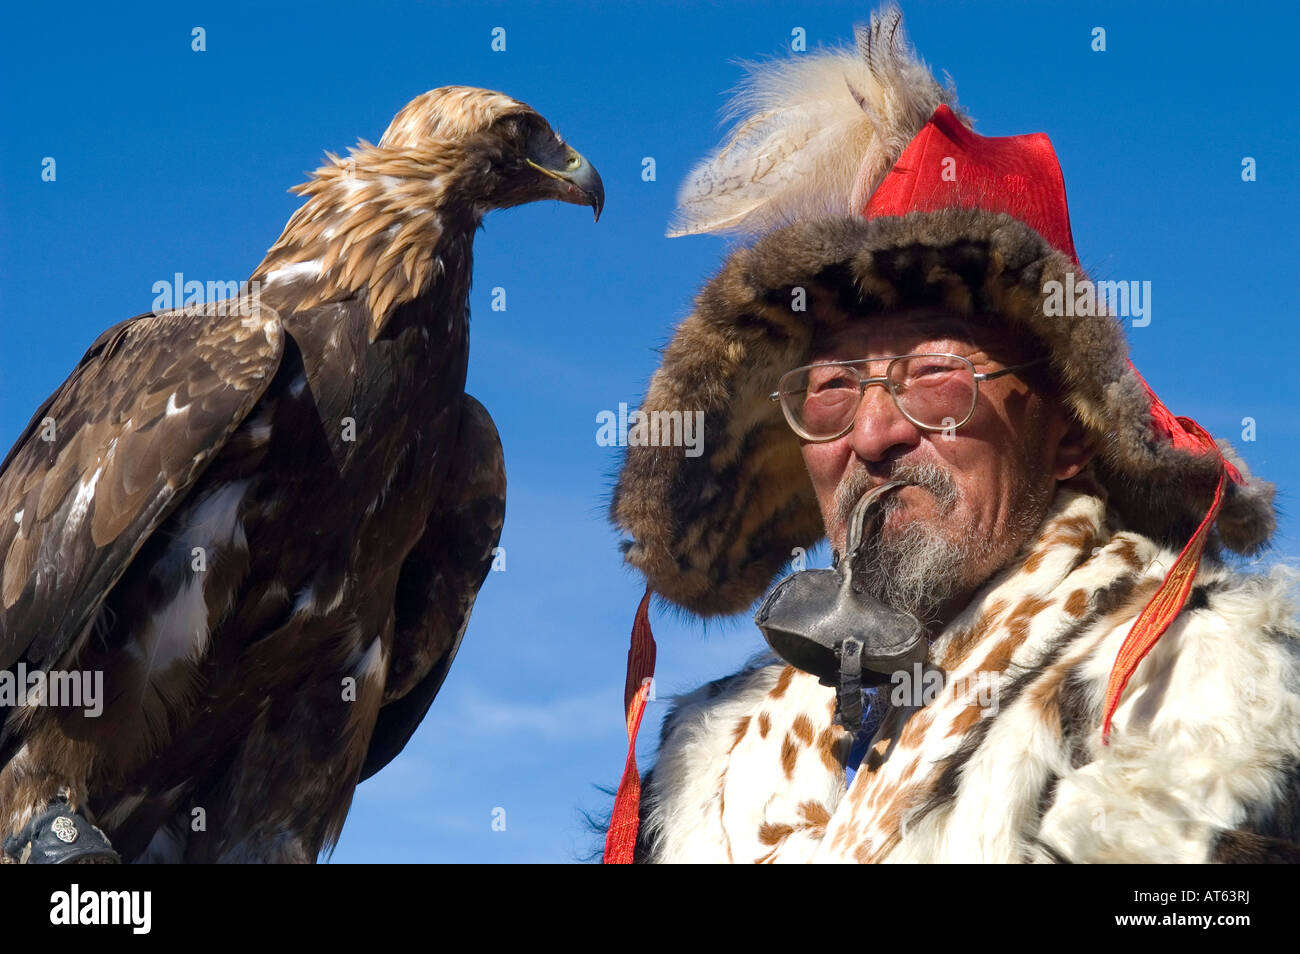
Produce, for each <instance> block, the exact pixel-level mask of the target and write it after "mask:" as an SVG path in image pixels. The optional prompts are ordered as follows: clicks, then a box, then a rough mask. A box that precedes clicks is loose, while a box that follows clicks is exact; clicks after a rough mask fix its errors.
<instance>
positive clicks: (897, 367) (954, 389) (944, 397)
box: [771, 354, 1047, 441]
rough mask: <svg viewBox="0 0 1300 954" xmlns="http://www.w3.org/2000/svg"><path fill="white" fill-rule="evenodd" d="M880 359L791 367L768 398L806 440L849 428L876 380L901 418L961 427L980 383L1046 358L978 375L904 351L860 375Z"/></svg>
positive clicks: (946, 360) (965, 366)
mask: <svg viewBox="0 0 1300 954" xmlns="http://www.w3.org/2000/svg"><path fill="white" fill-rule="evenodd" d="M884 360H886V359H884V358H862V359H860V360H858V361H829V362H825V363H822V364H810V365H807V366H805V367H802V368H795V369H794V370H793V371H788V372H786V373H785V374H783V375H782V376H781V380H780V381H779V382H778V384H777V389H776V390H775V391H773V392H772V394H771V400H773V401H778V400H779V401H780V402H781V410H782V411H784V412H785V419H786V420H787V421H788V422H789V423H790V427H791V428H793V429H794V432H795V433H796V434H798V435H799V436H800V437H802V438H803V439H804V440H808V441H833V440H835V439H836V438H837V437H843V436H844V435H845V434H847V433H848V432H849V431H850V430H851V429H852V427H853V422H854V420H855V419H856V418H857V416H858V408H859V407H860V406H861V405H862V396H863V395H864V394H865V393H866V390H867V388H869V387H870V386H871V385H873V384H879V385H881V386H882V387H884V388H885V389H887V390H888V391H889V394H890V396H891V397H892V398H893V399H894V404H895V405H897V407H898V410H899V411H901V412H902V414H903V416H904V417H905V418H907V419H908V420H909V421H911V422H912V423H913V424H915V425H916V426H917V427H920V428H922V429H924V430H927V431H946V430H951V429H953V428H957V427H961V426H962V425H963V424H965V423H966V422H967V421H969V420H970V418H971V415H972V414H974V413H975V402H976V400H977V399H978V397H979V384H980V382H981V381H992V380H994V379H995V378H1000V377H1002V376H1003V375H1006V374H1012V373H1014V372H1016V371H1020V370H1021V369H1023V368H1028V367H1030V366H1031V365H1035V364H1041V363H1042V362H1044V361H1046V360H1047V359H1046V358H1036V359H1035V360H1033V361H1026V362H1025V363H1024V364H1017V365H1013V366H1011V367H1009V368H1003V369H1001V370H1000V371H991V372H987V373H978V374H977V373H976V371H975V365H973V364H971V363H970V361H968V360H967V359H965V358H963V357H961V356H960V355H955V354H904V355H899V356H898V357H896V358H891V359H889V367H888V368H886V369H885V374H884V376H883V377H879V378H870V377H863V376H862V374H861V373H860V371H859V369H861V371H866V370H867V366H868V365H870V364H873V363H878V362H880V361H884Z"/></svg>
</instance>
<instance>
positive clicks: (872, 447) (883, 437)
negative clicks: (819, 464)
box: [848, 384, 921, 461]
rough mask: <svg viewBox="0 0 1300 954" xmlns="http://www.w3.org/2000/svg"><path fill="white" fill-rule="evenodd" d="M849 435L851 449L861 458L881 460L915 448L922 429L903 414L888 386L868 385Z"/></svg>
mask: <svg viewBox="0 0 1300 954" xmlns="http://www.w3.org/2000/svg"><path fill="white" fill-rule="evenodd" d="M848 437H849V445H850V446H851V447H852V448H853V452H854V453H855V454H857V455H858V456H859V457H861V458H862V459H863V460H869V461H881V460H885V459H886V458H889V457H897V456H899V455H900V454H902V453H905V452H906V451H907V450H909V449H911V448H913V447H915V446H916V445H917V444H918V443H920V440H921V429H920V428H919V427H917V426H916V425H915V424H913V423H912V422H911V421H909V420H908V419H907V418H906V417H904V416H903V412H902V411H900V410H899V409H898V405H897V404H895V403H894V398H893V396H892V395H891V394H890V393H889V389H888V388H886V387H885V386H884V385H881V384H869V385H867V387H866V389H865V390H864V391H863V393H862V404H861V405H860V406H859V407H858V413H857V416H856V417H855V418H854V419H853V430H851V431H849V434H848Z"/></svg>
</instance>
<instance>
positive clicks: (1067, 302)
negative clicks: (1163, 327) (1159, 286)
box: [1043, 272, 1151, 328]
mask: <svg viewBox="0 0 1300 954" xmlns="http://www.w3.org/2000/svg"><path fill="white" fill-rule="evenodd" d="M1043 314H1044V315H1046V316H1047V317H1049V318H1074V317H1081V318H1094V317H1098V316H1101V315H1113V316H1114V317H1116V318H1131V319H1132V320H1133V327H1134V328H1145V327H1146V326H1147V325H1149V324H1151V282H1149V281H1142V282H1139V281H1136V280H1134V281H1105V282H1094V281H1090V280H1089V279H1086V278H1085V279H1082V280H1080V281H1075V280H1074V272H1066V273H1065V281H1063V282H1058V281H1056V280H1055V279H1053V280H1052V281H1048V282H1043Z"/></svg>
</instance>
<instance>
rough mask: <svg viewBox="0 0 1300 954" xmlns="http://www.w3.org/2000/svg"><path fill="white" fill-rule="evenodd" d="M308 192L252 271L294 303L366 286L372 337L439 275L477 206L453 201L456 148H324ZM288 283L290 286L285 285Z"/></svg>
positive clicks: (471, 226) (301, 190) (469, 231)
mask: <svg viewBox="0 0 1300 954" xmlns="http://www.w3.org/2000/svg"><path fill="white" fill-rule="evenodd" d="M327 155H328V157H329V160H330V161H329V163H327V164H326V165H323V166H321V167H320V168H319V169H317V170H316V171H315V172H314V173H312V177H311V179H310V180H308V181H307V182H305V183H303V184H301V185H299V186H295V187H294V189H293V191H294V192H297V193H298V194H300V195H306V196H308V199H307V202H305V203H304V204H303V205H302V207H301V208H299V209H298V211H296V212H295V213H294V214H293V217H292V218H290V219H289V223H288V225H286V226H285V228H284V232H283V233H282V234H281V235H280V238H279V239H278V240H277V241H276V243H275V244H274V245H273V246H272V247H271V249H270V251H268V252H267V254H266V258H264V259H263V260H262V263H261V264H260V265H259V266H258V267H257V270H256V271H255V272H254V273H253V278H254V279H258V280H260V281H261V282H262V287H263V289H264V290H265V289H269V288H276V290H277V291H282V290H284V291H287V292H288V293H289V294H291V295H292V297H293V307H294V308H295V310H297V309H303V308H311V307H314V306H316V305H321V304H324V303H326V302H330V301H339V300H342V299H346V298H351V297H354V296H355V295H357V294H359V293H361V292H363V291H364V292H365V294H366V295H367V303H368V305H369V310H370V339H371V340H372V341H373V340H374V339H375V338H376V337H377V336H378V335H379V332H380V331H381V329H382V328H383V326H384V323H385V321H386V320H387V319H388V317H389V315H391V314H392V312H393V309H394V308H396V307H397V306H398V305H401V304H404V303H406V302H409V301H412V300H414V299H415V298H417V297H419V296H420V295H421V294H423V293H424V292H425V291H426V290H427V288H428V287H429V284H430V283H431V282H432V281H433V280H434V279H436V278H438V277H440V276H441V274H442V272H443V270H444V267H445V266H444V264H443V258H442V255H441V254H440V251H441V250H442V249H443V248H445V247H447V246H449V245H450V244H451V243H453V242H455V241H456V240H457V239H458V238H463V237H464V236H465V235H470V236H472V235H473V232H474V230H475V229H476V228H477V227H478V224H479V221H480V219H481V218H482V215H483V210H482V209H481V208H477V207H475V205H474V204H473V203H470V202H465V201H462V200H459V199H458V198H457V197H458V196H460V195H461V193H462V190H459V189H458V188H457V186H458V182H459V181H460V180H461V179H462V177H463V176H462V166H461V164H460V163H459V162H458V161H457V159H458V157H459V153H458V152H457V151H456V150H454V149H448V148H447V147H446V146H442V147H441V148H428V149H413V148H410V147H403V148H401V149H390V148H384V147H381V146H372V145H370V144H369V143H366V142H364V141H363V142H362V143H361V144H360V146H358V147H357V148H355V149H352V150H350V154H349V156H348V158H346V159H342V158H340V157H338V156H335V155H332V154H327ZM288 286H293V287H292V288H291V289H289V288H288Z"/></svg>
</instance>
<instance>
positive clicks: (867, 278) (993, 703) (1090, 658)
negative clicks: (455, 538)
mask: <svg viewBox="0 0 1300 954" xmlns="http://www.w3.org/2000/svg"><path fill="white" fill-rule="evenodd" d="M898 19H899V18H898V14H897V13H896V11H886V12H885V13H884V14H883V15H880V16H877V17H876V18H874V19H873V21H872V24H871V25H870V27H868V28H866V29H865V30H863V31H862V32H861V34H860V35H859V44H858V51H859V52H858V53H855V54H848V53H832V54H824V55H819V56H818V57H810V58H809V59H806V60H802V61H799V62H797V63H796V64H791V65H787V66H781V65H776V66H771V67H767V70H768V72H767V73H766V74H760V75H759V77H758V78H757V80H756V84H755V89H756V91H757V93H756V96H755V100H756V104H757V106H759V107H761V108H759V109H757V110H756V112H755V114H754V115H753V116H751V117H750V118H749V119H748V121H746V122H744V123H742V124H741V127H740V130H739V131H738V133H737V134H736V136H735V138H733V140H732V142H731V143H729V144H728V146H727V147H726V148H725V149H723V150H722V151H720V152H719V153H718V154H717V155H716V156H715V157H714V158H713V159H712V160H711V161H710V162H709V163H706V164H705V165H704V166H702V167H701V169H699V170H697V172H696V174H695V177H694V179H693V183H692V184H690V185H688V187H687V189H686V192H685V194H684V209H685V218H684V222H683V226H682V229H681V230H682V231H714V230H717V229H720V228H734V227H737V226H738V225H739V227H741V228H742V229H745V230H748V231H750V232H757V233H760V234H762V237H761V238H760V239H759V241H758V242H757V243H756V244H754V245H752V246H751V247H748V248H742V249H740V250H739V251H737V252H735V253H734V254H733V255H732V256H731V257H730V259H729V260H728V262H727V263H726V264H725V266H724V267H723V269H722V270H721V272H720V273H719V274H718V275H717V276H716V277H715V278H714V279H713V280H712V281H711V282H710V283H709V284H708V285H707V287H706V288H705V289H704V291H703V292H702V293H701V294H700V296H699V298H698V300H697V307H696V310H695V313H694V314H693V315H691V316H690V317H689V318H688V319H687V320H686V321H685V322H683V324H682V325H681V326H680V328H679V329H678V331H677V333H676V336H675V338H674V340H673V341H672V343H671V344H670V346H669V347H668V349H667V350H666V352H665V356H664V362H663V365H662V367H661V368H660V369H659V371H658V372H657V373H656V375H655V376H654V378H653V380H652V381H651V385H650V388H649V393H648V394H647V397H646V400H645V402H644V404H643V407H642V409H643V410H648V411H652V412H653V411H655V410H682V411H685V410H696V409H703V410H704V411H705V413H706V418H705V420H706V428H705V452H704V454H703V455H701V456H699V457H695V458H690V457H685V456H683V455H681V453H680V451H677V452H676V453H674V452H673V450H672V449H671V448H659V447H636V448H630V449H629V451H628V456H627V459H626V461H625V464H624V467H623V470H622V473H621V475H620V479H619V484H618V487H617V490H616V494H615V499H614V502H613V507H612V513H613V516H614V519H615V521H616V522H617V523H618V524H619V525H620V526H621V527H622V528H623V529H624V530H626V531H627V532H628V533H629V534H630V535H631V537H632V540H631V542H630V543H629V544H628V546H627V559H628V561H629V562H630V563H631V564H632V565H634V566H635V567H637V568H638V569H639V570H641V571H642V572H643V573H644V575H645V577H646V580H647V583H648V588H649V590H651V591H653V592H655V593H658V594H659V595H660V596H662V597H663V598H666V599H668V600H670V601H672V602H674V603H676V604H678V605H679V606H681V607H683V608H685V609H687V610H690V611H692V612H695V613H699V614H701V615H712V614H721V613H732V612H737V611H740V610H742V609H745V608H746V607H748V606H751V605H752V604H753V603H754V601H755V600H756V599H758V598H759V597H760V596H762V595H763V593H764V591H765V590H766V589H767V587H768V585H769V583H770V582H771V581H772V579H773V577H774V575H775V574H776V573H777V572H778V571H779V570H780V569H781V567H782V566H783V565H784V564H787V563H789V561H790V560H791V556H792V554H793V553H796V552H798V551H797V548H800V547H808V546H810V545H812V543H813V542H815V540H816V539H817V538H818V537H820V536H821V535H822V534H823V533H825V535H826V536H827V537H828V538H829V540H830V543H831V546H832V549H833V551H834V552H835V554H836V559H837V568H836V570H835V571H826V570H821V571H811V572H813V573H815V574H822V575H821V576H815V577H803V578H802V579H804V580H807V581H810V582H806V583H798V582H796V581H798V580H800V579H801V577H800V576H799V575H796V576H795V577H792V578H791V579H790V580H789V581H787V582H786V583H783V584H781V585H780V586H779V587H778V588H777V589H776V590H774V591H773V592H772V593H771V594H770V596H769V598H768V600H767V601H766V602H765V603H764V605H763V607H762V608H761V609H760V612H759V614H758V617H757V619H758V621H759V623H760V624H761V625H763V626H764V630H765V633H766V634H767V635H768V637H769V641H771V642H772V645H773V646H774V648H777V649H778V650H780V651H781V652H782V655H784V656H785V657H786V659H785V660H782V659H778V658H774V657H773V656H770V655H769V656H765V657H762V658H759V659H757V660H755V661H753V662H751V663H750V664H749V665H748V666H746V667H745V668H744V669H742V670H741V671H740V672H738V673H736V674H735V675H734V676H731V677H728V678H726V679H722V680H719V681H717V682H715V683H712V684H710V685H708V686H705V687H703V688H702V689H700V690H698V691H696V692H694V693H692V694H689V695H687V696H685V697H683V698H681V699H679V700H678V701H677V704H676V705H675V707H674V708H673V710H672V712H671V713H670V715H669V716H668V718H667V719H666V720H665V723H664V727H663V732H662V736H661V744H660V748H659V753H658V757H657V761H656V764H655V765H654V767H653V769H652V770H651V771H649V772H648V773H646V776H645V777H644V778H643V779H641V780H640V782H641V785H640V788H641V791H642V792H643V795H642V797H641V802H640V809H639V813H637V814H636V815H634V816H633V817H632V818H631V821H630V825H629V819H628V817H627V813H628V804H629V800H630V798H631V797H632V796H633V795H634V794H635V792H636V788H637V786H636V784H635V782H636V778H635V776H633V777H632V779H631V782H632V784H630V785H629V784H628V782H629V779H628V778H627V777H625V780H624V781H625V784H624V786H623V788H622V789H621V792H620V802H619V804H618V805H616V809H615V819H614V828H613V829H611V834H610V841H609V842H608V845H609V846H610V849H609V850H608V851H607V860H628V859H627V858H626V857H622V856H623V855H627V854H631V853H632V848H631V846H632V845H633V844H634V846H635V856H636V859H637V860H649V861H710V862H757V861H859V862H879V861H891V862H896V861H996V862H1020V861H1071V862H1107V861H1151V862H1168V861H1172V862H1202V861H1211V860H1214V861H1243V860H1249V861H1259V860H1288V861H1295V860H1300V848H1298V847H1297V846H1296V844H1295V842H1296V841H1297V840H1298V839H1300V652H1298V647H1300V635H1298V634H1297V630H1296V627H1295V623H1294V610H1293V608H1292V606H1291V604H1290V603H1289V602H1288V601H1287V599H1286V593H1285V589H1286V581H1285V578H1284V577H1283V576H1281V575H1274V576H1273V577H1270V578H1258V577H1250V576H1246V575H1241V574H1238V573H1235V572H1233V571H1231V570H1230V569H1228V568H1227V567H1226V566H1225V565H1224V563H1223V562H1222V561H1221V558H1220V557H1221V552H1222V550H1223V548H1225V547H1226V548H1228V549H1231V550H1234V551H1237V552H1240V553H1250V552H1253V551H1255V550H1257V549H1258V548H1260V547H1261V546H1263V545H1264V544H1265V543H1266V542H1267V540H1268V538H1269V536H1270V535H1271V533H1272V531H1273V527H1274V518H1273V512H1272V505H1271V501H1272V494H1273V491H1272V487H1271V486H1270V485H1268V484H1265V483H1262V482H1260V481H1258V480H1255V479H1253V478H1251V477H1250V475H1249V473H1248V472H1247V471H1246V469H1245V467H1244V465H1243V464H1242V462H1241V461H1240V460H1239V459H1238V458H1237V457H1236V456H1235V455H1234V454H1233V452H1232V451H1231V449H1230V448H1229V447H1228V446H1227V445H1226V444H1225V443H1222V442H1220V443H1217V444H1216V443H1215V442H1214V441H1213V440H1212V439H1210V438H1209V436H1208V435H1206V434H1205V432H1204V431H1202V430H1201V429H1200V428H1199V427H1198V426H1197V425H1196V424H1195V423H1194V422H1191V421H1189V420H1186V419H1176V418H1174V417H1173V415H1172V414H1170V413H1169V411H1168V410H1167V409H1166V408H1165V407H1164V405H1163V404H1161V403H1160V401H1159V400H1158V399H1157V398H1156V397H1155V395H1154V394H1153V393H1151V391H1150V390H1149V389H1148V388H1147V386H1146V384H1145V382H1143V381H1142V379H1141V377H1140V376H1139V375H1138V374H1137V372H1136V370H1135V369H1134V368H1133V367H1132V365H1131V364H1130V363H1129V362H1128V359H1127V346H1126V344H1125V341H1124V336H1123V331H1122V327H1121V325H1120V324H1119V322H1118V321H1116V320H1115V319H1114V318H1111V317H1108V316H1104V315H1096V314H1093V313H1091V312H1085V315H1084V316H1083V317H1061V316H1057V315H1056V314H1054V313H1053V309H1052V308H1051V307H1049V302H1050V295H1051V293H1052V291H1053V290H1054V289H1059V288H1061V287H1072V288H1080V287H1086V276H1085V275H1083V273H1082V269H1081V268H1080V267H1079V264H1078V261H1077V257H1076V255H1075V251H1074V246H1073V239H1072V237H1071V233H1070V226H1069V219H1068V214H1067V212H1066V204H1065V190H1064V182H1063V181H1062V178H1061V173H1060V169H1059V166H1058V164H1057V161H1056V158H1055V154H1054V152H1053V151H1052V148H1051V145H1050V143H1049V142H1048V141H1047V138H1046V137H1045V136H1042V135H1041V134H1039V135H1033V136H1019V137H1011V138H1004V139H990V138H985V137H982V136H978V135H976V134H975V133H974V132H973V131H972V130H971V129H970V128H969V123H968V122H967V121H966V120H965V119H964V117H963V116H962V115H961V113H960V112H959V111H956V109H955V106H956V104H955V103H954V102H953V100H952V96H951V93H950V92H948V91H944V90H941V89H940V88H939V87H938V86H937V84H935V83H934V81H933V79H932V78H931V77H930V75H929V73H928V71H927V70H926V69H925V68H924V66H923V65H922V64H920V63H919V62H918V61H916V60H915V59H914V58H913V57H912V56H911V54H910V53H908V51H907V50H906V47H905V45H904V43H903V41H902V39H901V33H900V31H899V29H898V27H899V23H898ZM859 54H860V58H859ZM837 76H839V77H840V78H841V79H842V81H841V82H838V83H837V82H835V79H836V78H837ZM827 91H832V92H827ZM827 97H830V98H831V100H833V101H828V100H827ZM836 97H838V98H836ZM855 110H856V111H857V112H856V113H855V112H854V111H855ZM805 115H806V116H807V117H809V118H808V120H807V121H808V122H809V123H811V124H814V125H815V126H816V127H817V128H818V129H820V130H830V131H831V132H832V133H834V134H833V135H830V136H829V137H822V138H821V139H818V137H817V136H801V135H800V134H799V123H800V121H801V120H802V118H803V117H804V116H805ZM774 123H775V124H778V127H779V128H777V129H776V130H775V131H774V129H773V124H774ZM836 130H838V132H835V131H836ZM773 136H778V137H779V136H787V137H789V139H790V141H791V142H792V143H794V146H792V148H791V149H781V148H776V147H777V146H778V145H779V143H775V142H774V141H773ZM801 144H807V145H801ZM904 147H905V148H904ZM810 150H811V151H810ZM773 155H782V156H785V157H786V158H785V159H784V160H783V161H785V162H786V163H787V164H788V166H787V168H785V169H780V168H777V169H775V171H774V172H773V171H772V166H773V164H772V162H771V161H770V157H771V156H773ZM846 156H847V157H849V158H850V159H851V161H847V162H846V161H845V158H846ZM747 161H753V162H755V163H756V166H755V168H756V169H758V168H759V167H760V166H761V171H757V172H754V173H752V174H743V175H740V174H737V172H738V170H741V171H743V169H744V164H745V163H746V162H747ZM777 165H779V163H778V164H777ZM810 180H811V182H812V183H813V185H811V186H810V184H809V183H810ZM828 207H829V208H835V207H839V208H842V209H846V210H848V211H850V212H851V213H852V214H846V215H840V216H831V217H827V216H826V212H825V210H826V209H827V208H828ZM782 223H787V224H782ZM776 226H779V227H776ZM774 227H775V228H774ZM826 574H831V576H829V577H828V576H826ZM832 578H833V581H834V582H833V583H832V584H826V581H827V580H828V579H832ZM841 583H844V584H845V585H846V586H847V588H844V587H841V586H840V584H841ZM837 587H839V588H837ZM809 594H812V595H809ZM818 594H821V595H820V596H818ZM818 600H821V601H822V603H823V604H824V605H812V604H816V603H817V602H818ZM837 600H838V601H842V602H841V603H836V602H835V601H837ZM832 603H835V605H834V606H832V605H831V604H832ZM645 605H646V604H645V603H643V613H644V607H645ZM846 607H847V608H846ZM836 611H842V612H841V614H840V616H835V612H836ZM778 617H781V619H783V620H784V621H785V622H783V623H782V626H785V629H782V628H781V626H778V625H777V619H778ZM832 617H835V622H833V623H832V622H828V621H830V620H831V619H832ZM846 620H847V630H846V628H845V627H846ZM790 621H793V622H790ZM900 626H901V627H902V629H901V630H900V629H899V627H900ZM909 627H914V628H915V632H916V634H917V637H916V639H915V641H914V642H915V645H913V646H911V648H908V644H907V641H906V640H905V639H903V638H902V637H901V636H898V634H899V633H902V634H903V636H906V635H907V633H908V632H909ZM846 631H847V633H848V635H845V633H846ZM774 632H778V633H779V634H783V635H781V639H776V638H774V636H773V633H774ZM791 633H793V636H791ZM882 633H883V634H884V635H883V636H882ZM891 634H892V635H891ZM818 647H820V650H819V649H818ZM864 647H865V648H864ZM819 651H820V653H821V655H818V654H817V653H818V652H819ZM810 660H811V661H812V662H810ZM818 660H820V662H821V665H820V668H819V664H818V662H817V661H818ZM828 660H829V663H827V661H828ZM787 661H788V662H791V663H794V664H795V665H790V664H787ZM859 681H860V682H861V684H862V686H863V687H864V689H865V694H864V696H865V702H866V704H865V706H864V705H862V704H861V703H862V701H863V699H862V698H861V697H858V698H856V702H855V696H854V694H855V693H858V692H859V690H858V689H857V685H858V682H859ZM632 721H635V720H632ZM638 820H639V826H638V824H637V822H638ZM629 827H630V828H632V829H637V828H639V830H638V831H637V833H636V838H635V841H634V842H632V841H630V840H629V837H628V836H629Z"/></svg>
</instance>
